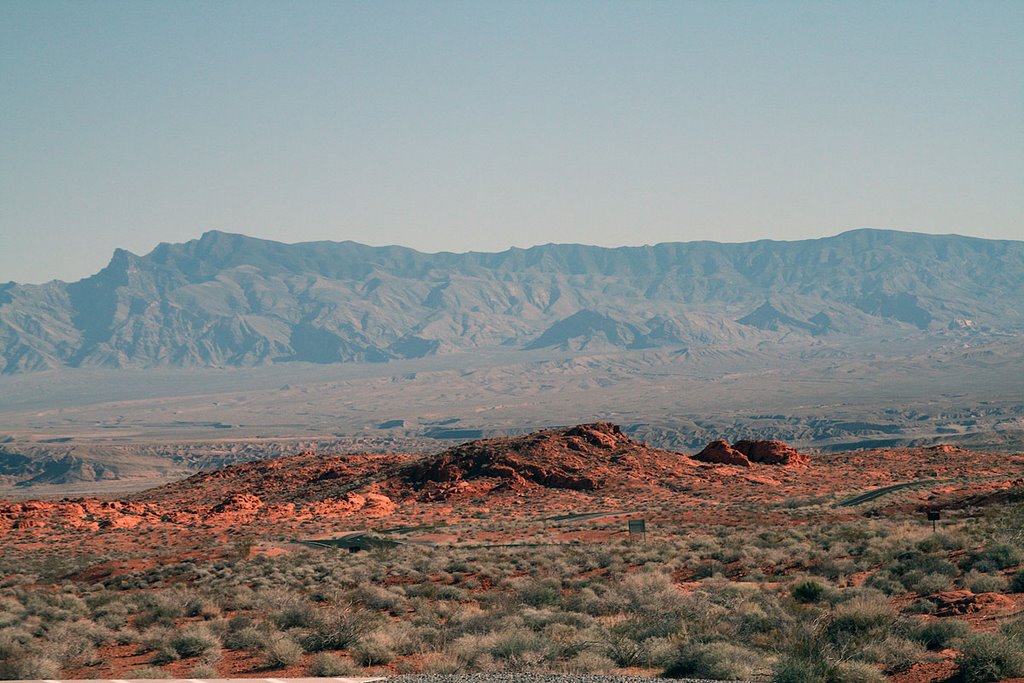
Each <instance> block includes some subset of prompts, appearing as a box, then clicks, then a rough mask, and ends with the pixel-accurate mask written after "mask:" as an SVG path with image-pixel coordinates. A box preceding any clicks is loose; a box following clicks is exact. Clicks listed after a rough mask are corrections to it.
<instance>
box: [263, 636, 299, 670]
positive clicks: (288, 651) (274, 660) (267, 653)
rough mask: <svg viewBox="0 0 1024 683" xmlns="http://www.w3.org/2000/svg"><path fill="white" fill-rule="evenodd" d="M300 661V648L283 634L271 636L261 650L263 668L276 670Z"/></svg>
mask: <svg viewBox="0 0 1024 683" xmlns="http://www.w3.org/2000/svg"><path fill="white" fill-rule="evenodd" d="M300 659H302V647H300V646H299V644H298V643H296V642H295V641H294V640H292V639H291V638H290V637H288V636H286V635H284V634H283V633H274V634H271V635H270V636H269V637H268V638H267V639H266V643H265V645H264V648H263V666H264V667H266V668H268V669H278V668H281V667H283V666H291V665H292V664H295V663H297V662H298V661H299V660H300Z"/></svg>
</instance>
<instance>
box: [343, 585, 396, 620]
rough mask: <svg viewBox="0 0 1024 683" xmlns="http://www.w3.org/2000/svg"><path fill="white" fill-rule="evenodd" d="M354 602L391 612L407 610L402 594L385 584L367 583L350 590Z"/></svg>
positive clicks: (350, 596)
mask: <svg viewBox="0 0 1024 683" xmlns="http://www.w3.org/2000/svg"><path fill="white" fill-rule="evenodd" d="M349 598H350V599H351V600H352V602H354V603H357V604H360V605H365V606H366V607H369V608H370V609H376V610H383V611H387V612H390V613H391V614H395V615H397V614H400V613H401V612H403V611H404V610H405V602H404V600H403V598H402V596H401V595H398V594H397V593H395V592H394V591H392V590H389V589H387V588H384V587H383V586H375V585H373V584H371V583H366V584H362V585H359V586H357V587H356V588H354V589H352V591H350V592H349Z"/></svg>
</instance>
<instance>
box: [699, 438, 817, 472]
mask: <svg viewBox="0 0 1024 683" xmlns="http://www.w3.org/2000/svg"><path fill="white" fill-rule="evenodd" d="M693 457H694V459H695V460H700V461H701V462H712V463H717V464H720V465H737V466H739V467H750V466H751V463H760V464H764V465H806V464H808V463H809V462H810V458H808V457H807V456H806V455H804V454H803V453H799V452H798V451H797V450H796V449H795V448H793V447H792V446H790V445H789V444H787V443H785V442H783V441H751V440H749V439H743V440H741V441H737V442H736V443H734V444H733V445H732V446H730V445H729V442H728V441H726V440H725V439H718V440H717V441H712V442H711V443H709V444H708V445H707V446H705V447H704V450H702V451H701V452H700V453H698V454H697V455H695V456H693Z"/></svg>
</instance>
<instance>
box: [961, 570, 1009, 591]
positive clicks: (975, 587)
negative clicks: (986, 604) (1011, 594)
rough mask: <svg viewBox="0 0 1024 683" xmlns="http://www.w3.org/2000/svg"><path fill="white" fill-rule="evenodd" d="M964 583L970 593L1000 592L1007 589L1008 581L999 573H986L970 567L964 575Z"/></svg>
mask: <svg viewBox="0 0 1024 683" xmlns="http://www.w3.org/2000/svg"><path fill="white" fill-rule="evenodd" d="M964 585H965V586H967V587H968V588H970V589H971V592H972V593H1001V592H1003V591H1005V590H1006V589H1007V587H1008V586H1009V582H1008V581H1007V580H1006V579H1005V578H1004V577H1003V576H1001V575H999V574H986V573H983V572H979V571H976V570H973V569H972V570H971V571H970V572H968V573H967V574H966V575H965V576H964Z"/></svg>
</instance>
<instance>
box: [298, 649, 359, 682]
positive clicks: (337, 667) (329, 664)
mask: <svg viewBox="0 0 1024 683" xmlns="http://www.w3.org/2000/svg"><path fill="white" fill-rule="evenodd" d="M357 671H358V668H357V667H356V666H355V665H354V664H353V663H352V661H351V660H349V659H342V658H341V657H339V656H338V655H336V654H333V653H331V652H320V653H318V654H316V655H315V656H314V657H313V659H312V661H310V663H309V666H308V667H307V669H306V673H308V674H309V675H310V676H317V677H323V676H351V675H353V674H355V673H356V672H357Z"/></svg>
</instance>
